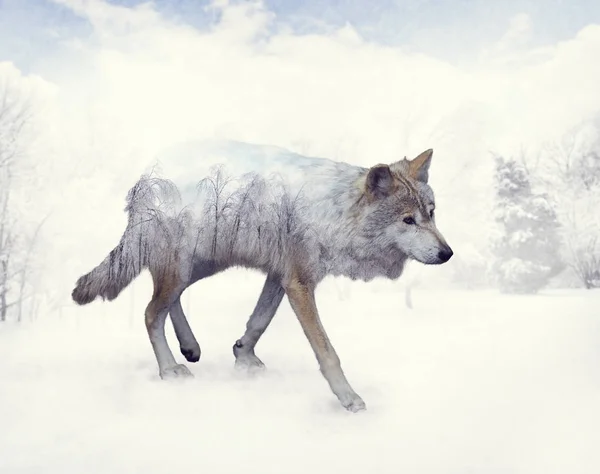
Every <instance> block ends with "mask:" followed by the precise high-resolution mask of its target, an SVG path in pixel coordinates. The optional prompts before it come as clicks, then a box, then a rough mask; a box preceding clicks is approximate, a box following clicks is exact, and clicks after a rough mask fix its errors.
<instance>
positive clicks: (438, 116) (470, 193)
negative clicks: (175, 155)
mask: <svg viewBox="0 0 600 474" xmlns="http://www.w3.org/2000/svg"><path fill="white" fill-rule="evenodd" d="M598 57H600V5H598V4H597V2H592V1H574V2H561V1H556V0H547V1H526V0H521V1H517V0H509V1H504V2H484V1H453V2H450V1H425V0H422V1H416V0H415V1H408V2H400V1H397V2H392V1H387V0H385V1H380V2H377V3H373V2H367V1H334V2H322V1H317V0H309V1H306V2H288V1H267V2H228V1H225V0H214V1H213V2H210V3H209V2H200V1H199V2H195V1H192V0H180V1H170V2H168V1H157V2H154V3H151V4H150V3H144V4H143V3H140V2H137V1H133V0H128V1H123V2H116V1H102V0H54V1H41V0H0V85H2V84H4V85H5V86H10V87H11V88H12V89H11V90H13V92H14V93H15V96H16V97H21V98H23V99H27V100H28V101H29V102H31V105H32V112H33V114H32V121H31V123H30V129H29V131H28V132H29V136H28V138H27V146H26V148H27V153H26V163H25V164H26V165H27V166H26V167H24V168H27V169H28V170H29V172H28V173H23V175H22V179H21V180H20V182H19V187H18V189H17V193H18V194H19V200H18V202H19V206H20V207H19V212H20V213H21V214H20V219H19V220H20V222H22V223H23V224H22V225H24V226H27V225H29V227H32V226H34V225H35V224H36V223H37V222H39V220H40V219H41V218H43V217H45V216H47V215H51V216H52V218H51V219H50V220H49V221H48V222H47V224H45V226H44V229H45V230H44V235H45V237H44V238H45V242H46V245H48V246H49V248H51V249H52V251H51V252H45V254H46V255H45V258H46V259H47V260H48V264H50V265H51V266H52V267H53V268H55V269H56V271H57V272H59V273H60V272H64V275H62V276H61V278H60V281H64V282H65V285H66V286H70V285H71V282H72V281H74V279H75V278H76V277H77V276H78V274H80V273H81V272H82V271H83V270H87V267H88V266H89V265H93V264H95V263H96V261H98V260H99V259H101V258H103V256H104V255H105V253H106V249H110V248H112V246H113V244H114V242H115V241H116V240H117V239H118V238H119V237H120V235H121V232H122V229H123V226H124V222H125V215H124V213H123V206H124V198H125V195H126V193H127V191H128V189H129V188H130V187H131V185H132V183H133V182H134V181H135V179H137V177H138V176H139V174H140V173H141V172H142V171H143V170H144V169H146V167H147V166H148V164H149V162H150V161H151V159H152V157H153V156H154V154H155V153H157V152H159V151H160V150H161V149H162V148H164V147H167V146H169V145H171V144H173V143H175V142H178V141H181V140H187V139H190V138H202V137H206V136H212V137H214V136H217V137H222V138H233V139H238V140H246V141H252V142H258V143H268V144H272V145H279V146H284V147H287V148H290V149H292V150H293V151H296V152H300V153H306V154H313V155H320V156H327V157H329V158H333V159H338V160H343V161H348V162H351V163H354V164H359V165H363V166H372V165H373V164H377V163H381V162H388V163H389V162H392V161H395V160H397V159H400V158H402V157H404V156H408V157H414V156H416V155H417V154H419V153H420V152H422V151H424V150H425V149H428V148H433V149H434V158H433V164H432V168H431V172H430V176H431V178H430V179H431V184H432V186H433V188H434V191H435V192H436V196H437V201H438V213H437V216H438V217H437V220H438V224H439V226H440V228H441V230H442V231H443V232H444V235H446V237H447V239H448V240H449V241H453V242H457V244H456V245H457V248H456V249H455V253H456V255H457V257H456V258H453V261H452V265H449V266H448V267H449V268H450V269H452V268H458V266H459V265H461V256H464V258H473V259H475V260H478V261H481V260H482V259H485V258H486V254H485V252H486V250H485V249H486V247H487V244H486V242H488V241H489V235H490V234H489V233H490V231H491V230H490V226H489V224H490V206H491V200H492V198H493V186H492V166H493V163H492V160H491V159H490V158H491V153H492V152H495V153H501V154H504V155H510V156H512V155H516V154H518V153H523V151H524V152H525V153H528V154H531V155H532V156H535V155H536V154H539V153H540V150H542V149H543V147H544V146H546V145H547V144H548V143H551V142H557V141H560V140H561V139H562V137H563V136H564V135H565V134H566V133H571V131H572V130H573V129H574V127H578V126H579V125H580V124H581V123H582V122H585V121H586V120H589V119H590V118H593V117H594V116H595V115H597V114H598V111H600V89H599V88H598V84H599V83H600V62H598V61H597V58H598ZM89 215H93V216H94V218H93V219H85V218H84V217H85V216H89ZM458 222H460V225H456V223H458ZM99 223H101V224H100V225H101V229H102V232H98V226H99ZM467 256H468V257H467ZM66 262H70V263H68V264H67V263H66ZM57 291H58V290H57ZM60 291H66V288H65V289H61V290H60Z"/></svg>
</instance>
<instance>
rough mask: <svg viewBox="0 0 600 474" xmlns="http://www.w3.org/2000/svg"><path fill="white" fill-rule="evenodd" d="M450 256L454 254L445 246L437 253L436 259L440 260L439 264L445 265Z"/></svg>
mask: <svg viewBox="0 0 600 474" xmlns="http://www.w3.org/2000/svg"><path fill="white" fill-rule="evenodd" d="M452 255H454V252H453V251H452V249H451V248H450V246H448V245H445V246H444V247H443V248H442V249H441V250H440V251H439V252H438V259H439V260H440V263H446V262H447V261H448V260H450V259H451V258H452Z"/></svg>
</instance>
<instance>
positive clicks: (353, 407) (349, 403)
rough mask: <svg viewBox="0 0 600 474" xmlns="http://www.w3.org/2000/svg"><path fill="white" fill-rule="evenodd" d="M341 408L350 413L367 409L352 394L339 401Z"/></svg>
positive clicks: (361, 400)
mask: <svg viewBox="0 0 600 474" xmlns="http://www.w3.org/2000/svg"><path fill="white" fill-rule="evenodd" d="M340 402H341V403H342V406H343V407H344V408H345V409H346V410H348V411H351V412H352V413H358V412H359V411H364V410H366V409H367V405H366V404H365V402H364V401H363V399H362V398H360V397H359V396H358V395H356V394H354V395H352V396H351V397H348V398H343V399H340Z"/></svg>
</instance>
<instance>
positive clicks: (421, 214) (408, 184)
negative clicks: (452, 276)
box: [363, 150, 453, 265]
mask: <svg viewBox="0 0 600 474" xmlns="http://www.w3.org/2000/svg"><path fill="white" fill-rule="evenodd" d="M432 155H433V150H427V151H424V152H423V153H421V154H420V155H419V156H417V157H416V158H414V159H413V160H407V159H406V158H404V159H403V160H400V161H398V162H396V163H393V164H391V165H382V164H380V165H376V166H373V167H372V168H370V169H369V170H368V172H367V174H366V177H365V181H364V185H363V186H364V187H363V189H364V197H365V198H366V205H365V208H364V214H363V217H364V221H363V224H364V229H365V231H366V232H367V233H368V234H369V235H370V236H372V237H374V238H377V240H379V241H380V242H381V243H383V244H385V245H392V246H393V247H395V248H396V249H397V250H400V251H401V252H402V253H404V254H405V255H406V256H407V257H408V258H411V259H413V260H417V261H419V262H421V263H424V264H427V265H437V264H441V263H445V262H447V261H448V260H450V258H451V257H452V254H453V252H452V249H451V248H450V246H449V245H448V244H447V243H446V240H445V239H444V237H443V236H442V234H441V233H440V231H439V230H438V229H437V227H436V225H435V199H434V195H433V191H432V189H431V188H430V187H429V185H428V184H427V181H428V178H429V165H430V164H431V157H432Z"/></svg>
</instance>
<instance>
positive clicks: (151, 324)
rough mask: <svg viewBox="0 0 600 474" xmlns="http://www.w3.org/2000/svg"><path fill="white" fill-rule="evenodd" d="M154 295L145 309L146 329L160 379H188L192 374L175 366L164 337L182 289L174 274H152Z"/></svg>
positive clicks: (180, 365)
mask: <svg viewBox="0 0 600 474" xmlns="http://www.w3.org/2000/svg"><path fill="white" fill-rule="evenodd" d="M152 278H153V281H154V294H153V296H152V300H151V301H150V303H148V306H147V307H146V313H145V315H146V329H147V330H148V337H149V338H150V343H151V344H152V350H153V351H154V355H155V357H156V362H157V363H158V371H159V375H160V377H161V378H162V379H168V378H173V377H190V376H192V373H191V372H190V371H189V369H188V368H187V367H186V366H185V365H183V364H177V362H176V361H175V357H173V353H172V352H171V349H170V347H169V344H168V342H167V338H166V336H165V320H166V319H167V314H168V313H169V310H170V308H171V306H172V305H173V303H175V301H176V300H178V299H179V295H180V294H181V292H182V291H183V289H184V286H183V285H182V284H181V281H180V279H179V276H178V275H177V273H176V272H171V271H161V272H159V273H157V272H152Z"/></svg>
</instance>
